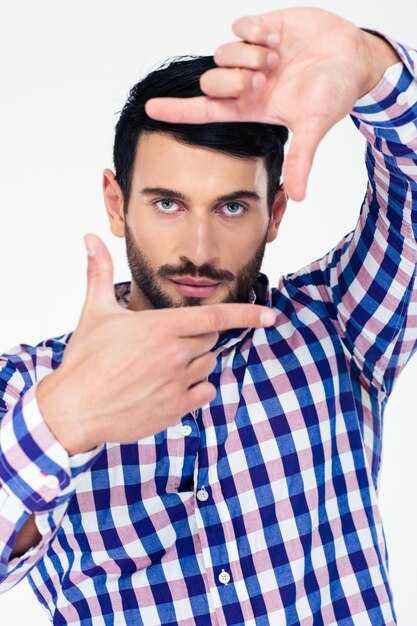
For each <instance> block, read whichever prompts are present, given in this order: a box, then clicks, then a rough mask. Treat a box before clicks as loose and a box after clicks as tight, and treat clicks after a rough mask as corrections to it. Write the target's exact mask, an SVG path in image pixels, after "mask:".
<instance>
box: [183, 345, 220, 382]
mask: <svg viewBox="0 0 417 626" xmlns="http://www.w3.org/2000/svg"><path fill="white" fill-rule="evenodd" d="M216 365H217V358H216V356H215V355H214V354H213V352H207V353H206V354H204V355H203V356H200V357H198V359H194V361H193V362H192V363H190V365H189V366H188V368H187V381H188V386H189V387H192V386H194V385H196V384H198V383H200V382H202V381H203V380H205V379H207V377H208V376H210V374H211V373H212V371H213V370H214V369H215V367H216Z"/></svg>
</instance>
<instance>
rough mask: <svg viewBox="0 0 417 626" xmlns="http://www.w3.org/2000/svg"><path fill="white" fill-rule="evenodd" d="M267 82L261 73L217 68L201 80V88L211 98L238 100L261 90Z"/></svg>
mask: <svg viewBox="0 0 417 626" xmlns="http://www.w3.org/2000/svg"><path fill="white" fill-rule="evenodd" d="M265 82H266V77H265V75H264V74H262V73H261V72H253V71H252V70H246V69H240V68H219V67H218V68H215V69H212V70H208V71H207V72H205V73H204V74H203V75H202V76H201V78H200V86H201V89H202V90H203V91H204V93H205V94H206V95H207V96H209V97H210V98H237V97H239V96H241V95H242V94H244V93H247V92H249V91H252V90H253V89H259V88H260V87H262V86H263V85H264V84H265Z"/></svg>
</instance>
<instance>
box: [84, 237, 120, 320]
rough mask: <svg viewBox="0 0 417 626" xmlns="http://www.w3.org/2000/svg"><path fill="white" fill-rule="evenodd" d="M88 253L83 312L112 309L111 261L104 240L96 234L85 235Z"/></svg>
mask: <svg viewBox="0 0 417 626" xmlns="http://www.w3.org/2000/svg"><path fill="white" fill-rule="evenodd" d="M84 242H85V245H86V249H87V254H88V265H87V295H86V299H85V304H84V309H83V312H84V313H85V312H86V311H94V310H100V311H103V310H110V309H111V310H113V309H114V308H115V306H117V300H116V297H115V294H114V287H113V262H112V259H111V256H110V253H109V251H108V250H107V248H106V246H105V244H104V242H103V241H102V240H101V239H100V238H99V237H97V235H91V234H88V235H85V237H84Z"/></svg>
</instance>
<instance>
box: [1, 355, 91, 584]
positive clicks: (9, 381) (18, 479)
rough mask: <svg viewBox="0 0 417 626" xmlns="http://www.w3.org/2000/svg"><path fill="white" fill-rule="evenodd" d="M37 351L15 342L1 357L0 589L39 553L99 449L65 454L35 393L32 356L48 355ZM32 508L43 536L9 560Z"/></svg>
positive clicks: (16, 578)
mask: <svg viewBox="0 0 417 626" xmlns="http://www.w3.org/2000/svg"><path fill="white" fill-rule="evenodd" d="M39 356H40V355H39V353H38V354H37V352H36V349H31V350H30V351H28V350H27V349H26V348H25V347H23V346H19V347H18V348H17V349H15V350H13V351H12V352H11V353H9V354H6V355H3V356H2V357H0V592H3V591H6V590H7V589H9V588H11V587H13V585H15V584H16V583H17V582H18V581H19V580H21V579H22V578H23V577H24V576H26V574H27V573H28V572H29V571H30V569H31V568H32V567H33V566H34V565H35V564H36V563H37V562H38V561H39V560H40V559H41V558H42V556H43V555H44V553H45V552H46V551H47V549H48V547H49V545H50V544H51V542H52V540H53V539H54V537H55V534H56V532H57V531H58V529H59V527H60V524H61V522H62V519H63V517H64V515H65V513H66V510H67V507H68V504H69V501H70V499H71V497H72V495H73V494H74V491H75V489H76V487H77V485H78V483H79V482H80V480H81V479H82V477H83V475H84V474H85V472H87V471H88V470H89V469H90V467H91V465H92V464H93V463H94V461H95V460H96V458H97V457H98V455H99V454H100V453H101V451H102V449H103V446H99V447H97V448H94V449H93V450H90V451H88V452H86V453H83V454H77V455H74V456H72V457H69V456H68V453H67V451H66V450H65V448H64V447H63V446H62V445H61V444H60V443H59V442H58V441H57V440H56V439H55V437H54V435H53V434H52V432H51V431H50V429H49V428H48V426H47V424H46V422H45V421H44V419H43V417H42V415H41V413H40V410H39V407H38V403H37V399H36V390H37V382H38V381H37V379H36V377H37V373H36V372H37V370H36V367H35V361H36V357H38V361H42V362H43V364H44V363H45V359H48V357H45V355H41V359H39ZM43 369H45V368H43ZM32 513H33V514H35V523H36V526H37V528H38V530H39V533H40V534H41V536H42V538H41V540H40V542H39V544H38V545H36V546H34V547H32V548H30V549H29V550H28V551H27V552H26V553H25V554H23V555H21V556H18V557H15V558H13V559H12V560H10V554H11V551H12V547H13V545H14V543H15V539H16V533H17V532H18V531H19V530H20V528H21V527H22V526H23V525H24V523H25V522H26V520H27V519H28V518H29V516H30V515H31V514H32Z"/></svg>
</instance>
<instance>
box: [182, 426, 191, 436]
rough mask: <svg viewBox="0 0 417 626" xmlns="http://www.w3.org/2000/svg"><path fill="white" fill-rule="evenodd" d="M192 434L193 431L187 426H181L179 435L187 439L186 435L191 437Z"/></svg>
mask: <svg viewBox="0 0 417 626" xmlns="http://www.w3.org/2000/svg"><path fill="white" fill-rule="evenodd" d="M192 432H193V429H192V428H191V426H190V425H189V424H183V425H182V426H181V435H183V436H184V437H188V435H191V433H192Z"/></svg>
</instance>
